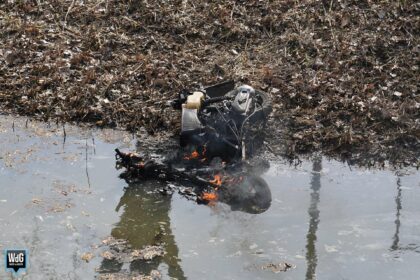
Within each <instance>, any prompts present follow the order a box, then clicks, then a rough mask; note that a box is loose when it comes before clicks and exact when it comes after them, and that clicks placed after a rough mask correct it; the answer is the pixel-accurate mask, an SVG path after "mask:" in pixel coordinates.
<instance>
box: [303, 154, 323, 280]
mask: <svg viewBox="0 0 420 280" xmlns="http://www.w3.org/2000/svg"><path fill="white" fill-rule="evenodd" d="M321 170H322V159H321V157H320V156H316V157H315V158H314V162H313V165H312V178H311V199H310V204H309V209H308V214H309V230H308V233H307V235H306V240H307V243H306V262H307V269H306V279H315V278H316V277H315V275H316V266H317V263H318V257H317V254H316V246H315V245H316V239H317V238H316V232H317V230H318V224H319V210H318V203H319V191H320V189H321V173H320V172H321Z"/></svg>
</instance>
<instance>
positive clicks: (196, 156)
mask: <svg viewBox="0 0 420 280" xmlns="http://www.w3.org/2000/svg"><path fill="white" fill-rule="evenodd" d="M199 156H200V154H199V153H198V152H197V150H194V152H192V153H191V155H190V156H185V157H184V159H186V160H191V159H196V158H198V157H199Z"/></svg>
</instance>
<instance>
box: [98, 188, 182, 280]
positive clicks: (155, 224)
mask: <svg viewBox="0 0 420 280" xmlns="http://www.w3.org/2000/svg"><path fill="white" fill-rule="evenodd" d="M161 184H162V183H161V182H158V181H145V182H142V183H141V184H130V185H129V186H127V187H126V188H125V190H124V195H123V196H122V197H121V199H120V201H119V203H118V205H117V207H116V209H115V210H116V211H117V212H120V211H121V212H122V213H121V216H120V221H119V222H118V223H116V224H115V226H114V228H113V229H112V231H111V235H112V236H113V237H114V238H116V239H125V240H128V241H129V243H130V245H131V246H132V247H133V249H141V248H143V247H145V246H147V245H159V244H163V247H164V249H165V251H166V254H165V255H164V256H163V257H162V258H154V259H153V260H151V261H144V260H134V261H132V262H131V263H130V265H129V267H130V271H135V272H139V273H141V274H145V275H149V274H150V272H151V271H152V270H157V269H158V268H159V266H160V265H161V264H162V263H164V264H166V265H167V266H168V275H169V277H172V278H176V279H185V277H184V272H183V271H182V268H181V265H180V260H179V258H178V247H177V245H176V243H175V240H174V236H173V234H172V231H171V224H170V219H169V211H170V209H171V196H167V195H162V194H160V193H158V192H156V189H158V188H159V187H162V185H161ZM123 265H124V264H123V263H119V262H118V261H117V260H107V259H104V260H103V261H102V264H101V271H103V272H112V273H115V272H119V271H121V270H122V267H123Z"/></svg>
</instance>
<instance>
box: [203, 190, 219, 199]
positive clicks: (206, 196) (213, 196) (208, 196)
mask: <svg viewBox="0 0 420 280" xmlns="http://www.w3.org/2000/svg"><path fill="white" fill-rule="evenodd" d="M201 198H202V199H203V200H207V201H214V200H216V199H217V194H215V193H208V192H204V193H203V194H202V196H201Z"/></svg>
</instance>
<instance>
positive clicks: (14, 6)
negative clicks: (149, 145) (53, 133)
mask: <svg viewBox="0 0 420 280" xmlns="http://www.w3.org/2000/svg"><path fill="white" fill-rule="evenodd" d="M419 9H420V7H419V4H418V3H417V2H416V1H411V0H401V1H390V0H382V1H379V0H371V1H370V0H357V1H356V0H341V1H315V0H303V1H292V0H273V1H233V0H229V1H188V0H183V1H173V0H168V1H146V0H141V1H140V0H125V1H120V0H118V1H117V0H87V1H86V0H85V1H79V0H43V1H37V0H27V1H24V0H6V1H2V2H1V3H0V110H1V111H2V112H11V113H17V114H22V115H28V116H36V117H37V118H40V119H44V120H49V119H54V120H58V121H76V122H89V123H95V124H96V125H98V126H120V127H124V128H126V129H129V130H136V129H138V128H140V127H145V128H146V129H147V130H148V131H149V132H152V133H153V132H156V131H159V130H165V129H170V130H172V131H177V128H178V125H179V117H178V116H177V115H176V113H174V111H173V110H172V109H171V108H168V107H167V106H166V105H165V101H166V100H169V99H171V98H173V97H174V96H175V95H176V93H177V92H178V91H179V90H180V89H182V88H193V87H197V86H198V85H200V84H204V85H206V84H212V83H215V82H217V81H220V80H225V79H230V78H233V79H235V80H237V81H239V82H243V83H249V84H251V85H253V86H254V87H256V88H259V89H262V90H265V91H267V92H270V93H271V95H272V99H273V101H274V111H273V114H272V118H271V124H272V127H273V129H271V130H270V131H272V133H271V139H270V141H269V144H268V145H269V146H270V148H271V150H272V151H273V152H275V153H280V154H286V155H289V156H294V155H295V154H298V153H306V152H311V151H314V150H322V151H324V152H325V153H327V154H329V155H334V156H337V155H338V156H340V157H346V158H351V159H353V160H356V159H357V160H359V159H362V158H363V159H364V161H365V163H366V164H371V160H373V161H376V162H378V161H379V162H384V161H386V160H389V161H391V162H392V163H397V164H411V163H414V164H417V165H418V163H419V153H420V152H419V151H420V148H419V137H420V129H419V125H420V123H419V122H420V121H419V119H420V118H419V116H420V113H419V112H420V97H419V95H418V83H419V78H418V77H419V65H418V61H419V49H418V46H419V30H420V24H419V16H418V14H419ZM279 124H280V125H279ZM279 139H281V141H279Z"/></svg>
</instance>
